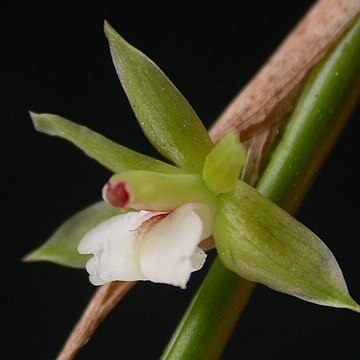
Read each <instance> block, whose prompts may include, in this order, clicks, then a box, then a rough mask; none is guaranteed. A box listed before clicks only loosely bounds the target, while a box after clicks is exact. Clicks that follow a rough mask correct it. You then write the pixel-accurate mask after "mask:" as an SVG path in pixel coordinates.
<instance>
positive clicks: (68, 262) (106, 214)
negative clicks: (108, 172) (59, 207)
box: [24, 202, 120, 268]
mask: <svg viewBox="0 0 360 360" xmlns="http://www.w3.org/2000/svg"><path fill="white" fill-rule="evenodd" d="M119 213H120V211H119V209H116V208H113V207H112V206H110V205H108V204H106V203H104V202H98V203H96V204H94V205H91V206H89V207H87V208H85V209H84V210H82V211H80V212H78V213H77V214H75V215H74V216H72V217H71V218H70V219H68V220H66V221H65V222H64V223H63V224H62V225H61V226H60V227H59V228H58V229H57V230H56V231H55V233H54V234H53V235H51V236H50V238H49V239H48V240H47V241H46V242H45V243H44V244H43V245H42V246H40V247H39V248H37V249H36V250H34V251H33V252H31V253H30V254H29V255H27V256H26V257H25V258H24V260H25V261H50V262H54V263H57V264H60V265H65V266H70V267H74V268H84V267H85V263H86V261H87V260H88V259H89V257H90V256H88V255H80V254H79V253H78V251H77V247H78V245H79V242H80V240H81V239H82V238H83V236H84V235H85V234H87V233H88V232H89V231H90V230H91V229H92V228H94V227H95V226H96V225H98V224H100V223H101V222H103V221H105V220H107V219H108V218H110V217H112V216H115V215H119Z"/></svg>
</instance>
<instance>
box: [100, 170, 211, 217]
mask: <svg viewBox="0 0 360 360" xmlns="http://www.w3.org/2000/svg"><path fill="white" fill-rule="evenodd" d="M103 198H104V200H105V201H107V202H109V203H110V204H112V205H113V206H117V207H119V208H123V209H127V208H132V209H138V210H149V211H153V210H155V211H171V210H174V209H176V208H177V207H179V206H181V205H184V204H187V203H203V204H207V205H208V206H210V207H212V208H215V206H216V201H217V199H216V196H215V195H214V194H213V193H212V192H211V191H210V190H209V189H208V188H207V187H206V185H205V183H204V182H203V180H202V179H201V177H200V176H199V175H195V174H180V175H172V174H160V173H155V172H150V171H127V172H124V173H121V174H117V175H114V176H113V177H111V179H110V180H109V181H108V183H107V184H106V185H105V186H104V189H103Z"/></svg>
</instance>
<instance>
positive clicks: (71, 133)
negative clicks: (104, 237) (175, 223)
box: [30, 113, 183, 173]
mask: <svg viewBox="0 0 360 360" xmlns="http://www.w3.org/2000/svg"><path fill="white" fill-rule="evenodd" d="M30 116H31V118H32V120H33V123H34V127H35V129H36V130H38V131H40V132H43V133H45V134H48V135H52V136H59V137H62V138H64V139H66V140H69V141H70V142H72V143H73V144H74V145H76V146H77V147H79V148H80V149H81V150H82V151H84V153H85V154H86V155H88V156H89V157H91V158H92V159H95V160H96V161H98V162H99V163H100V164H101V165H103V166H105V167H106V168H108V169H109V170H110V171H112V172H114V173H118V172H120V171H124V170H136V169H143V170H150V171H159V172H166V173H180V172H183V171H181V169H179V168H176V167H175V166H172V165H169V164H166V163H164V162H162V161H159V160H156V159H153V158H151V157H149V156H145V155H142V154H139V153H137V152H136V151H133V150H130V149H127V148H126V147H124V146H121V145H119V144H117V143H115V142H113V141H111V140H109V139H107V138H106V137H104V136H102V135H100V134H98V133H96V132H94V131H92V130H90V129H88V128H87V127H85V126H81V125H78V124H75V123H74V122H72V121H69V120H66V119H64V118H62V117H60V116H57V115H51V114H35V113H30Z"/></svg>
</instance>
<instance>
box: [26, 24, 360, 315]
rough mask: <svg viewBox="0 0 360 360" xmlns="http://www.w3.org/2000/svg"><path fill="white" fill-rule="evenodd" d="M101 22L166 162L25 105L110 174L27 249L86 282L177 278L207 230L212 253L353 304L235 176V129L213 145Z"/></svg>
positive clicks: (268, 279) (189, 266) (308, 248)
mask: <svg viewBox="0 0 360 360" xmlns="http://www.w3.org/2000/svg"><path fill="white" fill-rule="evenodd" d="M105 33H106V36H107V38H108V40H109V44H110V50H111V55H112V58H113V62H114V65H115V68H116V71H117V73H118V76H119V79H120V81H121V84H122V86H123V88H124V90H125V93H126V95H127V97H128V99H129V101H130V104H131V106H132V108H133V110H134V112H135V115H136V117H137V119H138V120H139V124H140V126H141V127H142V130H143V131H144V133H145V135H146V136H147V138H148V139H149V140H150V142H151V143H152V144H153V145H154V147H155V148H156V149H157V150H158V151H159V152H160V153H161V154H162V155H163V156H164V157H165V158H167V159H168V160H170V162H171V163H172V164H174V165H172V164H168V163H165V162H162V161H160V160H155V159H153V158H150V157H148V156H145V155H142V154H139V153H137V152H135V151H132V150H129V149H127V148H125V147H123V146H121V145H118V144H116V143H114V142H112V141H111V140H109V139H107V138H105V137H103V136H101V135H99V134H97V133H95V132H93V131H91V130H90V129H88V128H85V127H83V126H79V125H77V124H75V123H73V122H71V121H69V120H66V119H64V118H61V117H59V116H56V115H50V114H33V113H32V114H31V116H32V119H33V122H34V125H35V128H36V129H37V130H39V131H41V132H44V133H47V134H49V135H55V136H61V137H63V138H65V139H67V140H69V141H71V142H73V143H74V144H75V145H76V146H78V147H79V148H80V149H82V150H83V151H84V152H85V153H86V154H87V155H88V156H90V157H91V158H93V159H95V160H97V161H98V162H99V163H101V164H102V165H103V166H105V167H106V168H108V169H109V170H111V171H112V173H114V174H115V175H113V176H112V177H111V178H110V180H109V181H108V183H107V184H106V185H105V186H104V188H103V192H102V193H103V199H104V200H105V202H101V203H98V204H95V205H93V206H91V207H89V208H87V209H85V210H83V211H82V212H80V213H78V214H76V215H75V216H74V217H72V218H71V219H70V220H68V221H67V222H65V223H64V224H63V225H62V226H61V227H60V228H59V229H58V230H57V231H56V232H55V233H54V234H53V236H52V237H51V238H50V239H49V240H48V241H47V242H46V243H45V244H44V245H43V246H41V247H40V248H39V249H36V250H35V251H34V252H32V253H31V254H30V255H29V256H28V257H27V260H50V261H53V262H56V263H59V264H62V265H66V266H73V267H79V268H83V267H86V269H87V271H88V272H89V273H90V281H91V282H92V283H93V284H94V285H101V284H104V283H107V282H110V281H115V280H150V281H153V282H158V283H166V284H171V285H175V286H180V287H181V288H185V287H186V284H187V282H188V280H189V277H190V274H191V273H192V272H193V271H196V270H199V269H200V268H201V267H202V266H203V264H204V261H205V258H206V255H205V253H204V251H203V250H202V249H201V244H200V243H201V241H202V240H204V239H206V238H209V237H210V236H211V235H212V236H213V238H214V243H215V246H216V249H217V252H218V255H219V257H220V259H221V261H222V262H223V264H224V265H225V266H226V267H227V268H228V269H230V270H232V271H234V272H235V273H237V274H238V275H240V276H242V277H244V278H246V279H250V280H252V281H256V282H259V283H262V284H264V285H266V286H268V287H270V288H272V289H274V290H277V291H280V292H284V293H287V294H290V295H293V296H296V297H298V298H301V299H304V300H307V301H310V302H313V303H317V304H322V305H326V306H334V307H344V308H348V309H352V310H355V311H358V312H359V311H360V306H359V305H358V304H357V303H356V302H355V301H354V300H353V299H352V298H351V296H350V295H349V293H348V290H347V286H346V283H345V280H344V278H343V275H342V272H341V269H340V267H339V265H338V263H337V261H336V260H335V257H334V256H333V254H332V253H331V251H330V250H329V249H328V248H327V246H326V245H325V244H324V243H323V242H322V241H321V240H320V239H319V238H318V237H317V236H316V235H315V234H313V233H312V232H311V231H310V230H309V229H307V228H306V227H305V226H303V225H302V224H300V223H299V222H298V221H297V220H295V219H294V218H293V217H292V216H290V215H289V214H288V213H286V212H285V211H284V210H282V209H280V208H279V207H278V206H276V205H275V204H273V203H272V202H271V201H269V200H268V199H266V198H265V197H264V196H262V195H261V194H260V193H259V192H257V191H256V190H255V189H253V188H252V187H250V186H249V185H247V184H245V183H244V182H242V181H240V180H239V178H240V175H241V172H242V169H243V166H244V164H245V162H246V151H245V149H244V147H243V146H242V145H241V144H240V142H239V139H238V134H236V133H235V132H232V131H230V132H228V133H227V134H226V135H225V136H224V138H223V139H222V140H221V141H220V142H219V143H217V144H216V145H214V144H213V143H212V141H211V139H210V137H209V135H208V133H207V131H206V129H205V127H204V126H203V124H202V123H201V121H200V119H199V118H198V116H197V115H196V113H195V111H194V110H193V108H192V107H191V106H190V104H189V103H188V102H187V101H186V99H185V98H184V97H183V95H182V94H181V93H180V92H179V91H178V90H177V89H176V87H175V86H174V85H173V84H172V83H171V81H170V80H169V79H168V78H167V77H166V76H165V74H164V73H163V72H162V71H161V70H160V69H159V68H158V67H157V66H156V65H155V64H154V63H153V62H152V61H151V60H150V59H148V58H147V57H146V56H145V55H144V54H143V53H141V52H140V51H139V50H137V49H136V48H134V47H133V46H131V45H130V44H128V43H127V42H126V41H125V40H124V39H123V38H122V37H121V36H120V35H119V34H117V33H116V32H115V30H114V29H112V28H111V27H110V25H108V24H107V23H106V24H105ZM124 211H125V213H124ZM78 251H79V252H78ZM89 255H90V256H89Z"/></svg>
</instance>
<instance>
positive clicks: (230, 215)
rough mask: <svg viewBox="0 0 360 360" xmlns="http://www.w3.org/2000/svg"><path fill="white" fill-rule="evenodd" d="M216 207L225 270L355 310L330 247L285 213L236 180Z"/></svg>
mask: <svg viewBox="0 0 360 360" xmlns="http://www.w3.org/2000/svg"><path fill="white" fill-rule="evenodd" d="M218 206H219V211H218V215H217V218H216V220H215V225H214V237H215V243H216V246H217V249H218V253H219V256H220V258H221V260H222V262H223V263H224V265H225V266H226V267H228V268H229V269H230V270H232V271H234V272H236V273H237V274H238V275H240V276H242V277H244V278H246V279H248V280H252V281H256V282H259V283H262V284H265V285H267V286H269V287H270V288H272V289H274V290H277V291H281V292H284V293H287V294H290V295H293V296H296V297H298V298H301V299H303V300H306V301H310V302H313V303H317V304H321V305H326V306H333V307H343V308H348V309H351V310H354V311H357V312H360V306H359V305H358V304H356V302H355V301H354V300H353V299H352V298H351V297H350V295H349V293H348V290H347V286H346V283H345V281H344V278H343V275H342V272H341V269H340V267H339V265H338V263H337V262H336V260H335V258H334V256H333V254H332V253H331V251H330V250H329V249H328V248H327V247H326V245H325V244H324V243H323V242H322V241H321V240H320V239H319V238H318V237H317V236H316V235H315V234H313V233H312V232H311V231H310V230H309V229H307V228H306V227H305V226H304V225H302V224H301V223H300V222H298V221H297V220H296V219H294V218H293V217H292V216H290V215H289V214H288V213H287V212H285V211H284V210H282V209H281V208H279V207H278V206H276V205H274V204H273V203H272V202H271V201H270V200H268V199H266V198H265V197H264V196H262V195H261V194H260V193H258V192H257V191H256V190H255V189H253V188H252V187H250V186H248V185H246V184H245V183H243V182H240V181H239V182H238V183H237V185H236V188H235V190H234V191H233V192H231V193H228V194H224V195H220V199H219V204H218Z"/></svg>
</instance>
